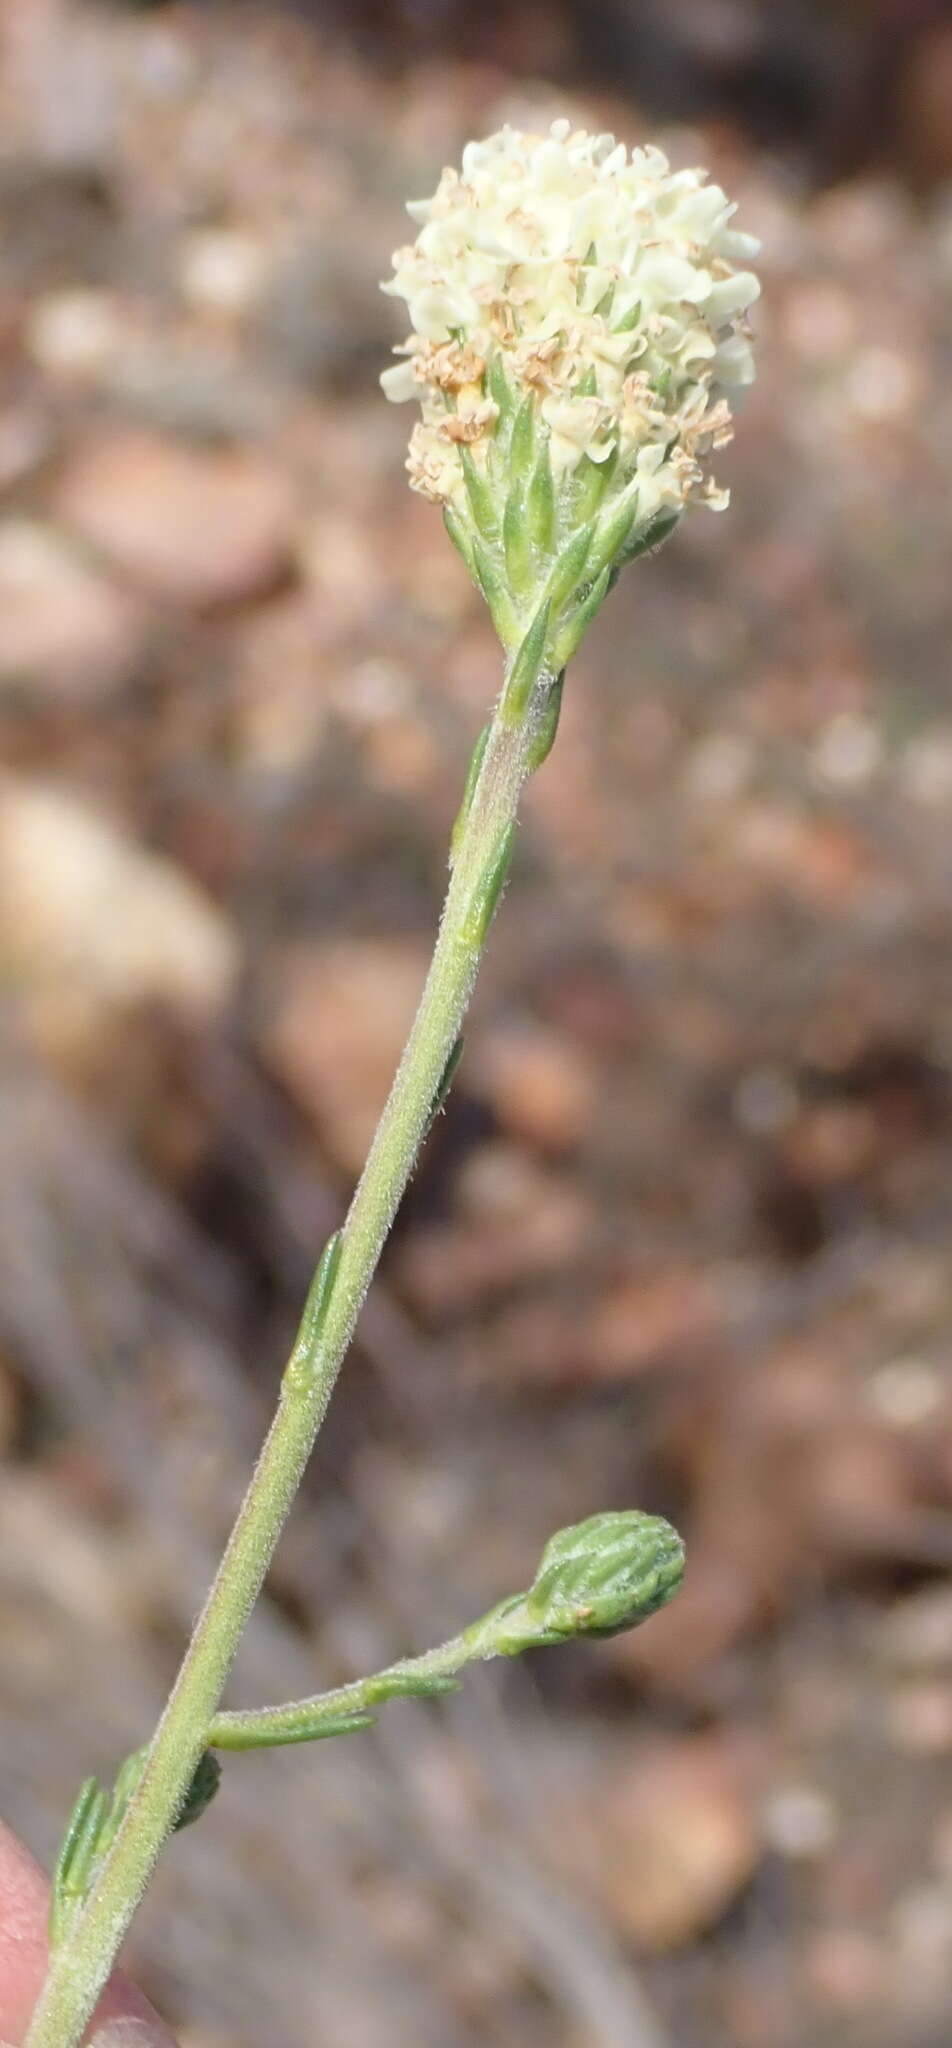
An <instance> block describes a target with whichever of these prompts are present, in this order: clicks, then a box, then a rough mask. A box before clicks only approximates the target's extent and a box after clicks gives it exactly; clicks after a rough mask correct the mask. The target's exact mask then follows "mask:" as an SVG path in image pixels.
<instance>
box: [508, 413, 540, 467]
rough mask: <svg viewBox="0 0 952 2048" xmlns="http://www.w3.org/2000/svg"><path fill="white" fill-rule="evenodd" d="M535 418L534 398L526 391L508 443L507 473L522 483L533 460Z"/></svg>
mask: <svg viewBox="0 0 952 2048" xmlns="http://www.w3.org/2000/svg"><path fill="white" fill-rule="evenodd" d="M535 420H536V404H535V399H534V398H533V395H532V392H531V391H528V392H527V393H526V396H525V398H524V399H523V401H522V404H521V405H520V407H519V410H518V412H517V414H516V417H515V419H514V420H513V423H512V439H511V441H510V443H509V473H510V475H511V476H512V478H513V480H516V479H519V480H521V481H522V482H523V483H525V482H526V481H527V479H528V477H529V474H530V472H531V470H532V467H533V464H534V461H535Z"/></svg>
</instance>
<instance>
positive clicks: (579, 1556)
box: [467, 1508, 684, 1657]
mask: <svg viewBox="0 0 952 2048" xmlns="http://www.w3.org/2000/svg"><path fill="white" fill-rule="evenodd" d="M683 1576H684V1544H683V1543H682V1541H681V1538H680V1536H679V1535H678V1532H677V1530H676V1529H673V1528H672V1527H671V1524H670V1522H666V1521H665V1520H664V1519H663V1517H662V1516H661V1515H645V1514H641V1513H640V1512H639V1511H638V1510H637V1509H635V1508H631V1509H624V1510H621V1511H615V1510H609V1511H608V1512H606V1513H603V1514H600V1515H589V1517H588V1519H587V1521H584V1522H575V1523H573V1525H572V1526H571V1528H568V1529H559V1530H558V1531H557V1533H556V1535H554V1536H552V1537H550V1539H549V1541H548V1543H547V1544H546V1546H545V1549H544V1551H543V1552H542V1556H541V1558H540V1559H539V1565H538V1569H537V1571H536V1575H535V1578H534V1579H533V1582H532V1585H531V1586H530V1587H529V1589H528V1592H525V1593H516V1594H514V1595H513V1597H512V1598H511V1599H509V1600H503V1601H501V1602H500V1604H499V1606H498V1607H494V1608H493V1610H492V1612H491V1613H490V1614H487V1615H484V1617H483V1619H482V1620H481V1621H479V1622H476V1623H474V1625H473V1627H472V1628H471V1629H469V1630H467V1636H468V1638H469V1640H470V1642H471V1644H472V1654H473V1655H475V1656H479V1657H516V1656H519V1655H520V1654H521V1652H522V1651H523V1650H531V1649H537V1648H539V1647H541V1646H542V1645H544V1644H548V1643H563V1642H566V1641H568V1639H569V1637H570V1636H614V1635H620V1634H621V1633H622V1631H623V1630H625V1629H630V1628H637V1627H638V1625H639V1623H640V1622H642V1621H647V1619H648V1617H649V1615H651V1614H655V1613H656V1612H657V1610H658V1608H659V1607H664V1606H666V1604H667V1602H668V1601H669V1600H673V1598H674V1595H675V1593H676V1592H677V1590H678V1587H679V1586H680V1584H681V1580H682V1578H683Z"/></svg>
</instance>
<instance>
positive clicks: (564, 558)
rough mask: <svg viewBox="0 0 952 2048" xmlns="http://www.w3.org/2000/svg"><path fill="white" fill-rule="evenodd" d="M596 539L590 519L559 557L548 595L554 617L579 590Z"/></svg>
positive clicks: (574, 535)
mask: <svg viewBox="0 0 952 2048" xmlns="http://www.w3.org/2000/svg"><path fill="white" fill-rule="evenodd" d="M594 538H595V521H594V519H590V520H589V522H588V525H587V526H583V527H580V529H579V531H578V533H576V534H573V536H572V539H571V540H570V541H569V544H568V546H567V547H566V548H564V549H563V551H562V553H561V554H560V555H559V556H558V558H557V560H556V563H555V567H554V569H553V571H552V574H551V576H550V577H549V587H548V591H547V593H546V594H547V597H548V601H549V605H550V607H551V610H552V614H553V616H554V615H555V614H556V613H557V612H559V611H561V609H562V606H563V605H564V604H565V602H566V600H567V599H568V598H570V597H574V595H575V592H576V591H577V590H578V588H579V585H580V583H581V581H582V578H583V576H584V574H585V564H586V562H587V561H588V557H589V554H590V552H591V546H592V542H593V540H594Z"/></svg>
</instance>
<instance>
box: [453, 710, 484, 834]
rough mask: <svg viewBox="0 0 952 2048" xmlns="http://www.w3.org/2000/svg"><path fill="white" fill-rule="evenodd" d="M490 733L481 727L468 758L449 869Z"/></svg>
mask: <svg viewBox="0 0 952 2048" xmlns="http://www.w3.org/2000/svg"><path fill="white" fill-rule="evenodd" d="M490 731H491V727H490V726H488V725H484V726H483V729H482V732H481V733H480V735H479V738H478V739H477V741H476V745H475V746H474V748H473V751H472V753H471V755H470V757H469V767H468V768H467V770H466V781H465V784H464V786H463V801H462V803H461V804H460V807H459V810H458V812H457V815H456V823H455V825H454V826H453V831H452V834H451V837H450V866H451V867H452V865H453V861H454V859H455V857H456V853H457V849H458V847H459V842H460V839H461V838H462V835H463V832H464V831H465V829H466V820H467V818H468V817H469V813H470V808H471V805H472V801H473V794H474V791H475V788H476V784H477V782H478V781H479V771H480V769H481V768H482V765H483V758H484V756H485V753H486V748H487V746H488V745H489V734H490Z"/></svg>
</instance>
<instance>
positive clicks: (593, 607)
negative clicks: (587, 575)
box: [555, 567, 612, 664]
mask: <svg viewBox="0 0 952 2048" xmlns="http://www.w3.org/2000/svg"><path fill="white" fill-rule="evenodd" d="M611 573H612V572H611V569H610V568H608V567H606V568H604V569H603V570H602V573H601V575H600V576H597V577H596V578H595V581H594V583H593V584H592V587H591V589H590V590H589V591H588V592H587V594H586V596H585V597H583V599H582V602H581V604H580V605H579V606H578V608H577V610H576V611H574V612H572V613H571V615H570V617H569V618H568V620H567V621H566V624H565V625H564V626H563V628H562V631H561V633H560V634H559V637H558V639H557V641H556V643H555V658H556V660H557V661H560V662H562V663H563V664H564V663H566V662H568V661H571V659H572V656H573V654H574V653H575V651H576V648H577V647H578V645H579V643H580V641H581V639H582V636H583V634H584V633H585V631H586V629H587V628H588V627H589V626H590V625H591V623H592V620H593V618H594V617H595V614H596V612H597V611H598V610H599V608H600V606H601V604H602V602H603V600H604V598H605V596H606V594H607V591H608V587H609V583H610V581H611Z"/></svg>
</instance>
